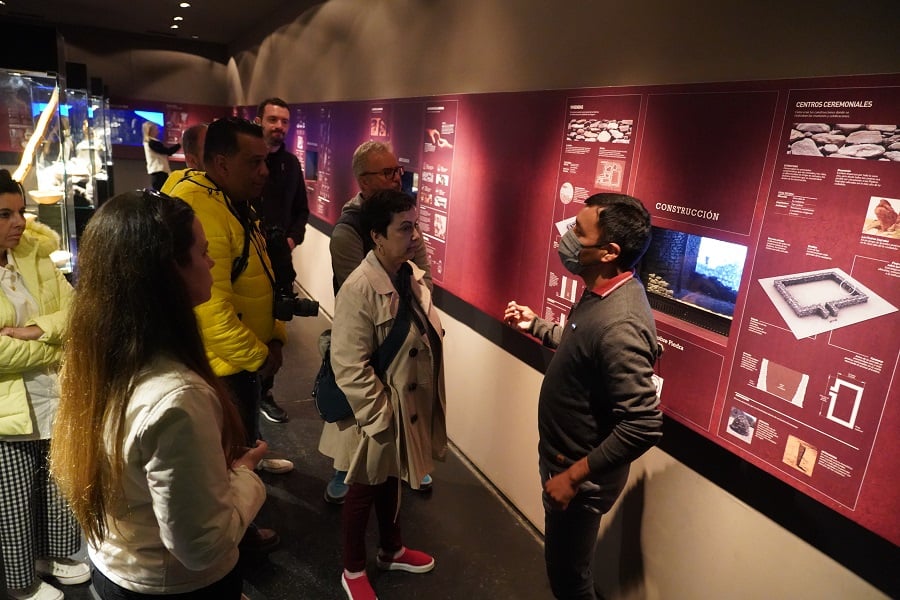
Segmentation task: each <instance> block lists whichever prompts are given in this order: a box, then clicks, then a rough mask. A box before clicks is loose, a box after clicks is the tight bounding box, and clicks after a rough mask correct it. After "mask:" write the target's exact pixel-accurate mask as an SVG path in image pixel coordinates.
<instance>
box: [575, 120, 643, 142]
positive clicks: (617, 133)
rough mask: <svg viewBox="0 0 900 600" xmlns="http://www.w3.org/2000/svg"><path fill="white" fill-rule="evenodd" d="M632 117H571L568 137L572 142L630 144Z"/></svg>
mask: <svg viewBox="0 0 900 600" xmlns="http://www.w3.org/2000/svg"><path fill="white" fill-rule="evenodd" d="M633 125H634V121H633V120H632V119H619V120H617V119H570V120H569V126H568V128H567V129H566V139H567V140H569V141H572V142H600V143H604V144H605V143H612V144H630V143H631V130H632V126H633Z"/></svg>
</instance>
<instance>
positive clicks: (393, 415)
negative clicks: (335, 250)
mask: <svg viewBox="0 0 900 600" xmlns="http://www.w3.org/2000/svg"><path fill="white" fill-rule="evenodd" d="M361 217H362V223H363V228H364V230H365V231H369V232H370V234H371V236H372V239H373V240H374V242H375V249H374V250H372V251H371V252H369V254H368V255H367V256H366V258H365V260H364V261H363V262H362V263H361V264H360V266H359V267H357V268H356V270H354V271H353V273H351V275H350V276H349V277H348V278H347V281H346V282H344V285H343V286H342V287H341V290H340V293H338V296H337V300H336V304H335V314H334V323H333V326H332V333H331V364H332V368H333V369H334V373H335V377H336V379H337V383H338V385H339V386H340V388H341V389H342V390H343V391H344V393H345V394H346V396H347V400H348V401H349V402H350V405H351V407H352V408H353V413H354V414H353V417H351V418H350V419H347V420H345V421H344V422H342V423H341V424H340V428H341V429H346V428H353V431H355V432H356V436H355V438H354V443H352V444H348V443H344V444H335V447H332V448H330V449H329V450H331V452H330V453H332V454H333V455H334V456H333V458H335V459H343V460H341V462H345V463H346V464H348V465H349V468H348V470H347V479H346V482H347V483H348V484H349V485H350V490H349V491H348V492H347V497H346V499H345V501H344V507H343V513H342V540H343V562H344V573H343V574H342V576H341V585H342V587H343V589H344V591H345V592H346V594H347V597H348V598H350V599H351V600H360V599H366V600H368V599H372V598H375V593H374V591H373V589H372V587H371V585H370V583H369V581H368V578H367V577H366V572H365V568H366V548H365V532H366V524H367V522H368V518H369V513H370V512H371V507H372V505H374V506H375V514H376V517H377V519H378V527H379V546H380V548H379V553H378V557H377V565H378V567H379V568H381V569H386V570H400V571H407V572H411V573H425V572H427V571H430V570H431V569H432V568H434V559H433V558H432V557H431V556H429V555H427V554H425V553H424V552H419V551H416V550H410V549H408V548H406V547H405V546H403V542H402V538H401V535H400V526H399V523H398V519H397V517H398V513H399V503H400V481H401V480H405V481H406V482H407V483H408V484H409V485H410V486H411V487H413V488H417V487H418V486H419V483H420V482H421V481H422V477H423V476H424V475H425V474H427V473H430V472H431V471H432V469H433V466H434V465H433V462H432V460H433V459H438V460H442V459H443V457H444V455H445V453H446V451H447V432H446V419H445V410H446V405H445V401H444V370H443V361H442V343H441V337H442V335H443V328H442V327H441V322H440V319H439V318H438V315H437V311H436V309H435V308H434V305H433V304H432V299H431V293H430V292H429V290H428V288H427V287H426V286H425V284H424V283H423V282H422V276H423V272H422V271H421V270H420V269H419V268H418V267H416V266H415V265H413V264H412V263H411V262H410V261H409V260H410V259H411V258H412V256H413V254H414V253H415V250H416V248H417V246H418V244H419V243H420V236H421V234H420V233H419V230H418V224H417V219H418V215H417V211H416V205H415V200H413V199H412V198H411V197H410V196H407V195H406V194H403V193H401V192H396V191H393V190H386V191H383V192H378V193H376V194H375V195H374V196H372V197H371V198H369V199H368V200H367V201H366V202H365V203H364V204H363V207H362V214H361ZM404 289H408V290H409V293H408V297H409V298H410V300H409V309H410V310H411V315H412V319H411V321H412V322H411V324H410V326H409V332H408V333H407V336H406V339H405V340H404V342H403V345H402V346H401V347H400V351H399V352H398V353H397V355H396V357H395V358H394V360H393V361H392V362H391V364H390V365H389V366H388V368H387V372H386V373H385V374H384V375H383V376H382V378H379V377H378V376H377V375H376V374H375V370H374V368H373V365H371V364H370V359H371V357H372V353H373V352H374V351H375V350H376V349H377V347H378V346H379V345H381V344H382V343H383V342H384V340H385V338H386V337H387V335H388V333H389V332H390V331H391V328H392V327H393V325H394V321H395V317H396V315H397V311H398V309H399V306H400V302H402V301H403V300H402V297H403V296H404V295H405V294H404V293H403V290H404ZM398 290H399V291H398ZM342 437H343V438H344V439H347V438H348V437H349V436H342ZM342 453H343V456H341V454H342Z"/></svg>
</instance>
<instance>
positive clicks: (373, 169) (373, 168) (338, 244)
mask: <svg viewBox="0 0 900 600" xmlns="http://www.w3.org/2000/svg"><path fill="white" fill-rule="evenodd" d="M353 176H354V177H356V182H357V183H358V184H359V193H358V194H357V195H356V196H354V197H353V198H351V199H350V200H348V201H347V203H346V204H344V208H343V209H342V210H341V216H340V218H339V219H338V222H337V223H336V224H335V226H334V230H333V231H332V233H331V243H330V245H329V250H330V251H331V270H332V272H333V273H334V278H333V280H332V284H333V285H334V295H335V296H337V293H338V290H339V289H340V288H341V285H343V283H344V281H345V280H346V279H347V277H349V276H350V273H352V272H353V270H354V269H355V268H356V267H358V266H359V264H360V263H361V262H362V261H363V259H364V258H365V257H366V254H368V253H369V250H371V249H372V248H374V247H375V242H374V241H373V240H372V236H371V235H369V233H368V232H366V231H363V230H362V223H361V222H360V207H361V206H362V203H363V202H365V201H366V200H367V199H368V198H370V197H371V196H372V195H373V194H375V193H376V192H379V191H382V190H395V191H398V192H399V191H401V180H400V178H401V177H402V176H403V167H401V166H400V164H399V161H398V160H397V157H396V156H395V155H394V153H393V151H391V148H390V146H388V145H386V144H382V143H381V142H372V141H370V142H364V143H363V144H360V146H359V147H358V148H357V149H356V151H355V152H354V153H353ZM413 262H414V263H416V265H417V266H418V267H419V268H420V269H422V270H423V271H425V285H427V286H428V288H429V289H431V288H432V283H431V265H430V264H429V262H428V254H427V253H426V251H425V245H424V244H420V245H419V248H418V249H417V250H416V255H415V256H414V257H413ZM328 335H330V331H329V332H328ZM352 435H353V432H352V431H349V430H345V431H341V430H340V427H339V426H338V424H337V423H325V425H324V427H323V428H322V436H321V437H320V438H319V451H320V452H322V454H324V455H326V456H330V457H334V456H335V454H336V453H337V452H338V450H337V449H338V448H339V447H341V445H342V444H345V443H346V442H345V440H346V439H351V440H352V439H354V438H353V437H352ZM346 467H347V465H343V464H337V463H335V465H334V477H332V479H331V481H329V482H328V485H327V486H326V488H325V501H326V502H329V503H331V504H343V502H344V496H346V495H347V490H348V489H349V487H350V486H348V485H347V484H346V483H344V477H345V476H346V475H347V471H346ZM432 483H433V482H432V478H431V475H426V476H425V477H424V478H423V479H422V482H421V483H420V485H419V490H420V491H428V490H430V489H431V486H432Z"/></svg>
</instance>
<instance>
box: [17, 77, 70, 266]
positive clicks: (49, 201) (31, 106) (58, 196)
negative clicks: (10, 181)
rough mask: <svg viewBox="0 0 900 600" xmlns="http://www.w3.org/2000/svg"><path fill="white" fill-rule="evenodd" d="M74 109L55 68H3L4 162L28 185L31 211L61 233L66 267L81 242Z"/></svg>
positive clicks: (60, 260) (61, 260) (60, 258)
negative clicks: (76, 197)
mask: <svg viewBox="0 0 900 600" xmlns="http://www.w3.org/2000/svg"><path fill="white" fill-rule="evenodd" d="M70 114H71V113H70V108H69V107H68V105H67V101H66V97H65V94H64V93H63V92H61V86H60V80H59V77H58V76H57V75H56V74H55V73H37V72H24V71H16V70H14V69H6V68H0V166H2V168H5V169H8V170H9V171H10V172H11V173H12V174H13V177H14V178H15V179H17V180H18V181H19V182H21V184H22V187H23V188H24V189H25V195H26V198H25V205H26V212H27V213H28V214H29V215H34V217H33V218H37V219H38V220H39V221H40V222H42V223H44V224H45V225H47V226H49V227H50V228H51V229H53V230H54V231H56V233H57V234H59V237H60V250H59V251H58V252H57V253H56V254H55V255H54V256H53V258H54V262H56V265H57V266H58V267H59V268H60V269H61V270H63V271H65V272H69V271H71V270H72V268H73V265H74V260H75V259H74V257H75V254H76V246H77V243H76V235H75V214H74V185H73V181H72V178H71V177H70V176H69V172H68V169H69V168H70V165H72V164H73V157H74V154H75V143H74V140H73V137H72V133H71V118H70Z"/></svg>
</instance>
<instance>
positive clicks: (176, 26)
mask: <svg viewBox="0 0 900 600" xmlns="http://www.w3.org/2000/svg"><path fill="white" fill-rule="evenodd" d="M169 29H178V25H172V26H171V27H169Z"/></svg>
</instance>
